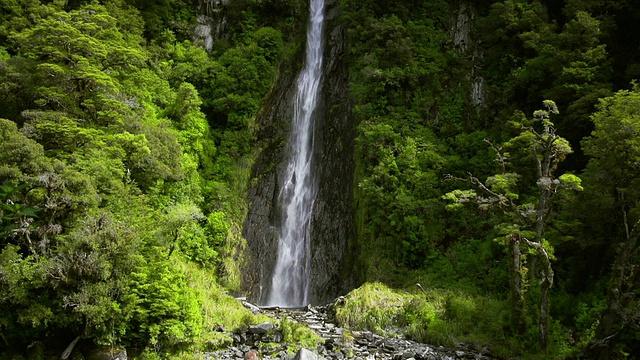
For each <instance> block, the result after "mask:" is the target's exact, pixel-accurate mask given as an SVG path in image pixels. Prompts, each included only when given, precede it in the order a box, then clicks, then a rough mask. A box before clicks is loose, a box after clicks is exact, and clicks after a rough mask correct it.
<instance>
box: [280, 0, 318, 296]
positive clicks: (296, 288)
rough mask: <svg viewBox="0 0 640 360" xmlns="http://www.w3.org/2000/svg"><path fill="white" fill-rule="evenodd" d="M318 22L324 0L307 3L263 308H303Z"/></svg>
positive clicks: (313, 188)
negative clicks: (279, 210)
mask: <svg viewBox="0 0 640 360" xmlns="http://www.w3.org/2000/svg"><path fill="white" fill-rule="evenodd" d="M323 21H324V0H311V4H310V16H309V27H308V30H307V51H306V52H307V55H306V60H305V63H304V68H303V69H302V71H301V72H300V74H299V75H298V82H297V90H296V98H295V103H294V115H293V124H292V130H291V138H290V140H289V151H290V158H289V163H288V165H287V170H286V173H285V176H284V183H283V184H282V188H281V191H280V195H279V198H278V199H279V201H280V204H281V206H282V213H283V217H282V224H281V228H280V239H279V243H278V259H277V260H276V267H275V271H274V273H273V279H272V286H271V292H270V297H269V301H268V302H269V305H279V306H303V305H307V304H308V297H309V278H310V274H309V268H310V262H311V243H310V235H311V234H310V233H311V213H312V211H313V202H314V200H315V196H316V184H315V181H314V177H313V170H312V148H313V122H312V117H313V112H314V109H315V108H316V102H317V99H318V92H319V89H320V78H321V77H322V52H323V49H322V27H323Z"/></svg>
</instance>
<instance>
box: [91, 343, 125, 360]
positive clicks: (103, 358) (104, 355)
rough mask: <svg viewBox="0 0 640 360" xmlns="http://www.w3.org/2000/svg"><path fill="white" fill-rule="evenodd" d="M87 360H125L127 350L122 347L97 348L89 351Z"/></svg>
mask: <svg viewBox="0 0 640 360" xmlns="http://www.w3.org/2000/svg"><path fill="white" fill-rule="evenodd" d="M86 359H87V360H127V350H125V348H123V347H122V346H117V345H116V346H97V347H95V348H93V349H92V350H91V351H89V354H88V355H87V356H86Z"/></svg>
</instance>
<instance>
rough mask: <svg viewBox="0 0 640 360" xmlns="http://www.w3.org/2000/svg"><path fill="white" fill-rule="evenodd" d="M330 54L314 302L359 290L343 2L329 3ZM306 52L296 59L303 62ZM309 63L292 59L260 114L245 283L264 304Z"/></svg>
mask: <svg viewBox="0 0 640 360" xmlns="http://www.w3.org/2000/svg"><path fill="white" fill-rule="evenodd" d="M325 8H326V10H325V21H326V22H325V29H324V31H325V35H324V39H325V40H324V41H325V46H324V48H325V58H324V72H323V74H324V77H323V82H322V93H321V98H320V101H319V103H318V107H317V109H316V115H315V119H314V149H313V152H314V173H315V176H316V180H317V183H318V191H317V195H316V200H315V203H314V210H313V218H312V223H311V229H312V230H311V232H312V235H311V285H310V293H309V300H310V302H311V303H312V304H321V303H326V302H328V301H330V300H331V299H333V298H335V297H336V296H337V295H339V294H341V293H343V292H346V291H347V290H349V289H350V288H352V283H353V282H354V281H353V279H351V278H349V276H346V275H345V274H351V273H352V272H351V271H348V270H347V269H346V268H345V266H346V265H345V259H346V258H347V257H348V254H347V251H348V242H349V239H350V237H351V236H352V234H353V229H354V226H353V194H352V185H353V168H354V164H353V148H354V138H355V124H354V123H353V121H351V118H350V112H351V111H350V110H351V107H350V103H349V100H348V68H347V64H346V61H344V60H343V57H344V54H345V50H346V49H345V36H346V34H345V30H344V29H343V28H342V26H341V24H340V23H339V19H338V15H339V7H338V1H337V0H326V4H325ZM303 56H304V54H300V56H298V57H296V60H298V61H299V62H301V61H302V58H303ZM300 66H301V64H296V65H292V64H284V65H283V69H281V72H280V73H281V74H282V75H281V77H280V78H279V80H278V83H277V85H276V88H275V89H274V91H273V92H272V94H271V95H270V96H269V98H268V99H267V101H266V103H265V106H264V112H263V113H262V114H261V116H260V117H259V121H258V122H259V125H260V130H259V132H258V139H259V141H260V145H261V146H262V152H261V154H260V155H259V156H258V158H257V160H256V162H255V164H254V166H253V168H252V183H253V184H254V185H253V186H252V187H251V188H250V189H249V194H248V200H249V213H248V215H247V219H246V222H245V224H244V229H243V234H244V236H245V238H246V239H247V241H248V247H249V249H248V250H247V254H246V255H247V257H246V260H247V261H246V263H247V264H248V265H247V267H246V271H244V279H243V283H244V287H245V291H246V292H247V294H248V296H249V298H250V299H251V300H252V301H254V302H257V303H264V302H265V301H266V299H267V297H268V293H267V290H268V288H269V286H270V284H271V274H272V273H273V269H274V266H275V259H276V256H277V249H278V232H279V228H280V208H279V206H278V194H279V192H280V184H281V183H282V180H281V178H282V176H283V173H284V170H285V168H286V166H287V163H286V162H287V156H286V153H285V152H286V145H287V144H286V141H287V139H288V133H289V128H290V123H291V119H292V117H293V109H292V104H293V97H294V96H295V80H296V76H297V74H298V70H299V68H300Z"/></svg>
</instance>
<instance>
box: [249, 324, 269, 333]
mask: <svg viewBox="0 0 640 360" xmlns="http://www.w3.org/2000/svg"><path fill="white" fill-rule="evenodd" d="M273 328H274V325H273V324H272V323H269V322H266V323H262V324H258V325H251V326H249V332H250V333H252V334H259V335H262V334H266V333H267V332H269V331H270V330H273Z"/></svg>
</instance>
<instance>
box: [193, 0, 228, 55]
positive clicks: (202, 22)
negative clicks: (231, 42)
mask: <svg viewBox="0 0 640 360" xmlns="http://www.w3.org/2000/svg"><path fill="white" fill-rule="evenodd" d="M229 1H230V0H199V1H198V11H199V14H198V16H197V18H196V21H197V25H196V28H195V31H194V34H193V38H194V40H195V41H196V42H200V43H201V44H202V47H204V49H205V50H207V51H211V49H212V48H213V43H214V41H215V40H218V39H220V38H222V37H224V36H225V34H226V29H227V17H226V14H225V11H224V10H225V6H226V5H227V3H228V2H229Z"/></svg>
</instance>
